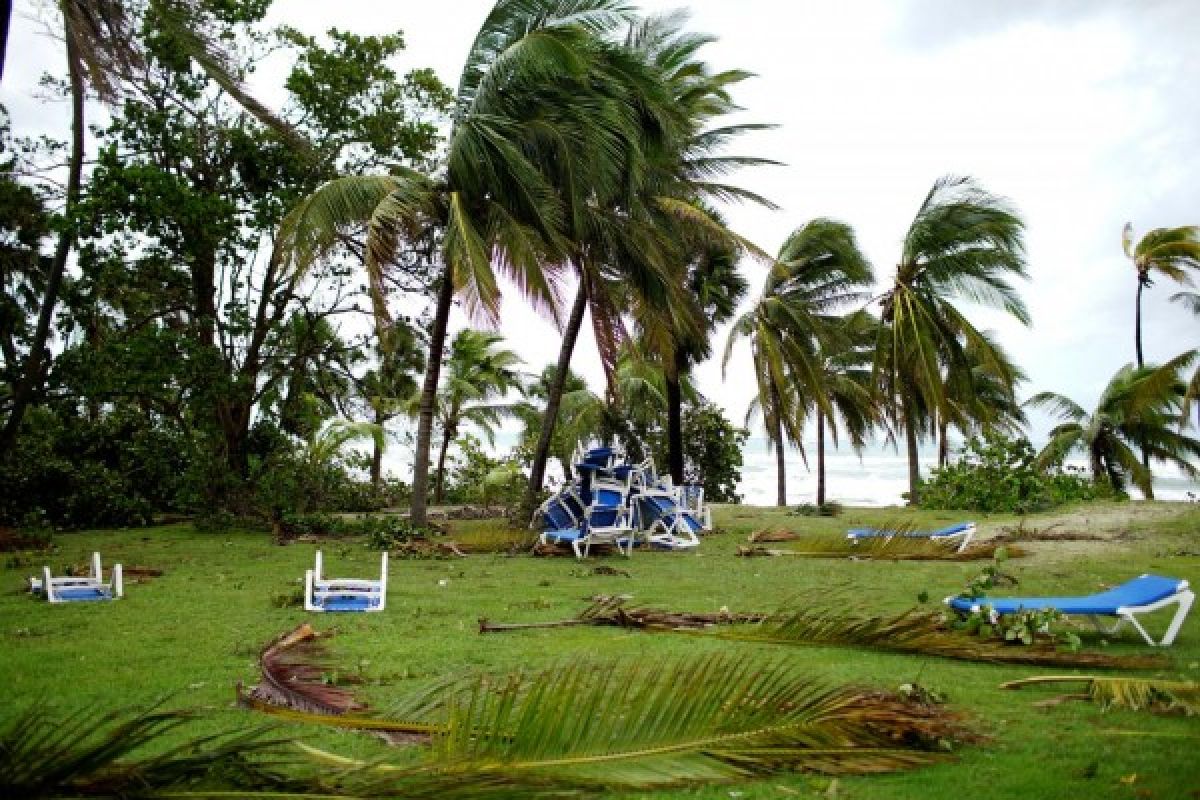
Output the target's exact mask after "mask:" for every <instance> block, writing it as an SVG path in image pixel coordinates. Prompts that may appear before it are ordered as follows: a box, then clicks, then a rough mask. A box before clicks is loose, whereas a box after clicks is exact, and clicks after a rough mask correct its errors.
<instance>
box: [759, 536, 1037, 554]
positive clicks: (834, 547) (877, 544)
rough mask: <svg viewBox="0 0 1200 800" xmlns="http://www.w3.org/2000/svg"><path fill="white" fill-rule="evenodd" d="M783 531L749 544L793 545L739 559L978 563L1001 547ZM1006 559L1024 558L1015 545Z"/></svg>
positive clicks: (1008, 548)
mask: <svg viewBox="0 0 1200 800" xmlns="http://www.w3.org/2000/svg"><path fill="white" fill-rule="evenodd" d="M784 533H786V532H785V531H759V532H756V533H753V534H751V535H750V541H751V542H782V541H788V542H791V543H792V546H791V547H788V548H786V549H767V548H761V547H759V548H745V547H743V548H739V549H738V551H737V554H738V555H739V556H800V557H803V558H856V559H871V560H876V561H977V560H980V559H990V558H993V557H994V556H995V555H996V551H997V550H999V549H1000V547H1001V545H1002V543H1000V542H995V541H991V540H989V541H984V542H976V543H974V544H970V545H968V546H967V547H966V549H964V550H961V551H960V550H958V548H957V543H949V542H942V541H937V540H930V539H926V538H923V537H915V536H903V535H896V536H878V537H872V538H870V539H864V540H861V541H859V542H857V543H855V542H854V541H852V540H850V539H846V538H840V537H836V536H803V535H799V534H793V535H791V536H783V535H782V534H784ZM1004 550H1005V551H1006V553H1007V555H1008V557H1009V558H1016V557H1020V556H1023V555H1026V551H1025V550H1023V549H1022V548H1020V547H1018V546H1016V545H1005V546H1004Z"/></svg>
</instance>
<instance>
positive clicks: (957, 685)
mask: <svg viewBox="0 0 1200 800" xmlns="http://www.w3.org/2000/svg"><path fill="white" fill-rule="evenodd" d="M962 516H963V515H960V514H952V513H929V512H910V511H902V510H897V509H889V510H865V509H847V510H846V512H845V513H844V514H843V515H842V516H841V517H839V518H837V519H810V518H805V517H799V516H791V515H787V514H785V513H781V512H777V511H774V510H767V509H757V508H750V507H732V506H731V507H725V508H722V509H720V510H719V511H718V513H717V524H718V526H719V527H720V528H721V529H722V531H723V532H722V533H721V534H719V535H715V536H712V537H710V538H707V539H706V540H705V541H704V543H703V546H702V547H701V548H700V549H699V551H697V552H692V553H641V552H639V553H635V555H634V557H633V558H632V559H630V560H629V561H625V560H624V559H620V558H619V557H615V556H614V557H606V558H603V559H596V558H593V559H591V560H590V561H588V562H576V561H574V560H571V559H535V558H529V557H525V556H518V557H509V556H503V555H472V556H471V557H469V558H466V559H459V560H453V561H412V560H409V561H399V560H395V561H393V563H392V568H391V576H390V585H389V594H388V606H387V610H386V611H385V612H384V613H382V614H364V615H327V616H322V615H315V614H314V615H309V614H306V613H305V612H304V611H303V610H302V609H300V608H279V607H277V606H276V605H275V603H274V602H273V601H274V599H275V598H276V597H278V596H281V595H288V594H292V593H294V592H296V591H297V590H298V589H299V587H300V585H301V582H302V578H303V575H304V570H305V569H306V568H307V567H310V566H311V565H312V560H313V551H314V549H315V548H316V545H313V544H293V545H289V546H283V547H281V546H278V545H275V544H272V543H271V541H270V539H269V538H268V537H267V536H266V535H265V534H251V533H241V532H232V531H231V532H228V533H225V534H199V533H195V532H193V531H192V529H191V528H190V526H187V525H177V526H169V527H163V528H154V529H141V530H121V531H93V532H85V533H78V534H63V535H60V536H58V537H57V542H58V548H59V549H58V550H57V551H56V552H54V553H52V554H50V555H48V556H45V557H42V556H34V557H33V558H34V563H35V564H36V565H37V567H38V570H36V571H38V572H39V573H40V565H41V564H42V562H43V561H48V562H49V563H50V564H51V565H52V566H53V567H55V568H56V572H57V569H58V568H59V567H61V566H62V565H64V564H67V563H73V562H83V561H86V560H87V557H88V556H89V554H90V553H91V551H92V550H94V549H99V550H100V551H101V553H102V555H103V557H104V562H105V565H106V567H107V566H108V565H111V564H112V563H113V562H116V561H120V562H123V563H124V564H126V565H131V564H136V565H142V566H151V567H160V568H162V569H164V570H166V574H165V575H164V576H163V577H160V578H156V579H152V580H149V581H147V582H144V583H133V582H130V583H128V584H127V586H126V596H125V598H124V599H123V600H121V601H119V602H116V603H110V604H80V605H66V606H53V607H52V606H50V605H49V604H47V603H44V602H37V601H35V600H33V599H32V598H30V597H29V596H28V595H27V594H25V593H24V591H23V586H24V581H25V579H26V577H27V576H28V575H29V574H34V573H35V570H34V569H33V568H30V567H28V566H20V567H11V566H10V567H9V568H8V569H6V570H4V571H0V686H2V687H4V688H3V697H4V701H5V702H4V703H3V705H2V706H0V716H3V717H8V716H11V715H12V714H14V713H16V712H17V711H18V710H20V709H21V708H24V707H26V706H27V705H29V704H31V703H34V702H43V703H50V704H51V705H53V706H55V707H57V708H59V709H63V710H73V709H77V708H80V707H89V708H94V709H97V710H112V709H117V708H126V707H132V706H138V705H144V704H149V703H153V702H155V701H158V700H161V699H162V698H164V697H167V698H168V700H167V703H168V705H170V706H180V707H205V708H210V709H212V714H211V715H209V716H207V717H206V718H205V719H204V721H202V722H200V723H198V724H197V726H196V727H194V728H192V729H191V730H192V731H207V730H222V729H242V728H246V727H249V726H255V725H259V724H261V723H262V722H263V721H264V720H263V719H262V718H261V717H259V716H256V715H254V714H253V713H252V712H248V711H243V710H240V709H237V708H235V707H234V706H233V697H234V686H235V684H236V683H237V682H238V681H242V682H245V683H247V684H251V683H254V682H255V681H256V680H257V669H256V656H257V654H258V651H259V649H260V647H261V646H262V645H263V643H265V642H266V641H267V640H269V639H271V638H272V637H274V636H275V635H277V634H279V633H281V632H283V631H285V630H288V629H290V628H292V627H294V626H295V625H296V624H298V623H299V622H301V621H304V620H305V619H310V620H311V621H313V622H314V624H315V626H316V627H317V628H318V629H328V628H336V629H337V632H338V633H337V636H336V637H335V638H334V639H333V640H332V642H331V646H332V648H333V650H334V654H335V659H336V661H337V663H338V664H339V665H340V666H341V667H342V668H343V669H346V670H352V671H358V672H360V673H361V674H362V675H363V676H364V677H365V678H367V680H368V682H367V684H366V685H365V686H364V687H362V689H361V693H362V694H363V696H364V697H365V698H366V699H367V700H368V701H369V702H370V703H371V704H372V706H373V707H375V708H377V709H380V710H386V709H387V707H388V705H389V703H390V702H391V701H390V700H389V698H395V697H399V696H402V695H404V694H406V693H408V692H410V691H412V690H414V689H418V688H421V687H424V686H426V685H428V684H430V683H431V682H433V681H434V680H436V679H438V678H443V677H447V676H451V675H456V674H461V673H464V672H476V671H480V670H487V671H506V670H511V669H513V668H515V667H528V666H552V665H555V664H560V663H561V664H571V663H577V662H579V661H583V660H590V659H596V658H600V657H605V658H607V657H626V658H631V659H652V658H655V657H657V656H660V655H668V654H683V653H695V652H700V651H711V650H722V651H728V652H734V651H736V652H748V653H749V652H756V653H759V654H761V655H763V656H765V657H772V658H777V659H785V660H787V661H788V662H790V663H791V664H793V665H794V666H795V667H796V668H797V669H801V670H803V671H805V672H808V673H811V674H812V675H813V676H816V677H820V678H822V679H824V680H827V681H829V682H833V683H845V682H853V683H859V684H867V685H873V686H878V687H884V688H895V687H896V686H897V685H899V684H901V683H904V682H910V681H917V682H919V683H920V684H922V685H924V686H926V687H929V688H931V689H934V690H937V691H940V692H943V693H944V694H945V695H946V696H947V698H948V700H949V702H950V703H951V704H953V705H954V706H956V707H958V708H961V709H963V710H965V711H966V712H968V714H969V715H970V717H971V718H972V719H973V720H974V722H975V725H976V726H977V728H978V729H979V730H981V731H982V732H984V733H985V734H987V735H988V736H989V737H991V738H990V741H988V742H986V743H984V744H981V745H976V746H970V747H966V748H964V749H962V750H961V751H960V752H959V753H958V758H957V760H955V761H954V762H951V763H946V764H942V765H937V766H933V767H928V768H924V769H920V770H916V771H913V772H909V773H900V774H894V775H886V776H875V777H863V778H840V779H838V784H837V786H836V787H834V788H833V789H832V790H831V789H829V781H828V779H819V778H815V777H812V776H805V775H796V776H788V777H783V778H776V779H769V780H765V781H762V782H757V783H747V784H745V785H742V786H736V787H728V786H726V787H716V788H707V789H698V790H693V791H684V792H673V793H661V794H660V795H659V796H688V797H705V798H729V797H739V798H756V797H791V796H810V797H811V796H816V795H821V796H836V797H847V798H868V797H869V798H918V797H920V798H941V797H947V798H949V797H972V796H973V797H988V798H1021V800H1029V798H1058V797H1061V798H1080V797H1116V798H1126V797H1137V798H1146V797H1160V798H1176V797H1189V796H1200V760H1198V759H1196V758H1195V755H1194V754H1195V752H1196V747H1197V744H1198V741H1197V739H1198V738H1200V724H1198V723H1197V719H1196V718H1191V719H1188V718H1181V717H1171V718H1164V717H1156V716H1153V715H1150V714H1145V713H1131V712H1125V711H1111V712H1108V713H1104V712H1102V711H1101V710H1100V709H1098V708H1096V707H1094V706H1092V705H1090V704H1084V703H1068V704H1065V705H1061V706H1058V707H1055V708H1048V709H1038V708H1035V707H1033V705H1032V703H1033V702H1035V701H1037V700H1040V699H1045V698H1047V697H1050V696H1051V695H1053V694H1055V693H1058V692H1061V691H1067V690H1066V689H1055V688H1049V689H1036V690H1026V691H1024V692H1005V691H1001V690H1000V689H998V688H997V687H998V684H1000V683H1001V682H1002V681H1006V680H1011V679H1014V678H1020V677H1025V676H1030V675H1036V674H1047V673H1048V672H1056V671H1057V672H1061V670H1046V669H1036V668H1024V667H1005V666H992V665H984V664H971V663H962V662H955V661H945V660H940V659H936V658H921V657H914V656H902V655H890V654H880V653H872V652H863V651H857V650H851V649H837V648H816V647H812V648H804V647H783V646H772V645H760V644H747V643H737V642H720V641H713V640H698V639H697V638H696V637H689V636H675V635H668V634H646V633H637V632H626V631H621V630H616V629H609V628H591V627H581V628H565V629H557V630H534V631H523V632H516V633H507V634H502V635H492V636H486V637H483V636H480V635H479V634H478V633H477V622H476V621H477V619H478V618H479V617H488V618H490V619H492V620H493V621H512V622H521V621H536V620H550V619H561V618H566V617H571V616H574V615H575V614H576V613H577V612H578V611H579V610H581V609H582V608H583V607H584V606H585V605H587V602H588V600H587V599H588V598H590V597H591V596H592V595H595V594H630V595H633V597H634V600H633V603H635V604H639V605H656V606H662V607H669V608H673V609H680V610H694V611H716V610H717V609H719V608H721V607H722V606H724V607H728V609H729V610H731V611H756V610H763V611H770V610H773V609H775V608H776V607H778V606H779V605H780V604H782V603H784V602H785V601H787V600H788V599H789V598H803V597H805V596H806V595H807V596H808V597H813V596H814V595H813V593H814V592H817V593H820V592H821V591H822V590H825V589H830V588H832V589H837V590H839V591H844V590H846V589H852V590H853V591H854V593H856V594H857V595H858V596H859V597H860V598H861V602H862V606H863V607H865V608H869V609H875V610H879V611H899V610H902V609H905V608H907V607H910V606H912V605H913V604H914V603H915V602H916V597H917V595H918V594H919V593H920V592H922V591H928V593H929V595H930V596H931V597H933V598H941V597H944V596H946V595H949V594H953V593H955V592H957V591H958V590H959V589H960V588H961V587H962V586H963V585H964V584H965V583H966V581H967V580H968V578H969V577H971V576H972V575H974V574H976V573H977V572H978V571H979V568H980V566H981V564H979V563H976V564H970V563H953V562H912V561H906V562H870V561H849V560H830V559H820V560H817V559H802V558H753V559H745V558H737V557H735V555H734V553H735V551H736V549H737V547H738V546H739V545H741V544H744V543H745V538H746V535H747V534H748V533H749V532H751V531H753V530H755V529H758V528H763V527H769V528H788V529H793V530H797V531H804V532H811V533H827V534H829V535H830V536H839V535H842V533H843V532H844V530H845V529H846V528H847V527H851V526H854V525H856V524H859V523H867V524H870V523H880V522H884V521H895V520H899V519H903V520H905V521H907V522H910V523H913V524H919V525H922V526H926V525H933V524H935V523H936V524H946V523H947V522H951V521H955V520H958V519H961V518H962ZM976 520H977V521H978V522H979V523H980V529H981V531H982V535H983V536H985V537H986V536H988V535H990V534H993V533H996V532H998V531H999V530H1000V528H1001V527H1003V526H1007V525H1012V524H1013V523H1014V522H1015V520H1014V519H1012V518H1004V517H991V518H985V517H979V516H977V517H976ZM1054 523H1059V525H1060V527H1057V528H1055V529H1054V530H1055V531H1056V532H1064V531H1077V532H1090V533H1097V534H1100V535H1102V536H1104V537H1105V538H1106V540H1105V541H1102V542H1039V543H1035V544H1031V545H1029V546H1028V548H1029V550H1030V551H1031V553H1030V555H1029V556H1028V557H1026V558H1023V559H1019V560H1013V561H1010V562H1008V563H1007V564H1006V569H1007V571H1009V572H1012V573H1014V574H1015V575H1016V576H1017V577H1018V578H1019V579H1020V582H1021V584H1020V592H1021V593H1023V594H1024V593H1029V594H1038V593H1049V594H1063V593H1088V592H1093V591H1096V590H1098V589H1099V587H1100V586H1101V585H1104V584H1112V583H1117V582H1120V581H1122V580H1125V579H1127V578H1130V577H1133V576H1135V575H1138V574H1140V573H1142V572H1147V571H1153V572H1158V573H1161V574H1166V575H1171V576H1176V577H1180V578H1186V579H1188V580H1190V581H1192V583H1193V585H1196V584H1200V508H1197V507H1195V506H1190V507H1189V506H1185V505H1170V504H1132V505H1130V504H1126V505H1094V506H1084V507H1079V508H1076V509H1072V510H1071V511H1069V512H1062V513H1059V514H1054V515H1043V516H1039V517H1034V518H1030V519H1029V520H1028V521H1027V523H1026V524H1027V526H1029V527H1038V528H1042V527H1046V526H1048V525H1051V524H1054ZM479 527H480V524H479V523H458V529H459V532H460V533H461V534H463V536H464V537H465V538H469V537H470V531H471V530H472V529H477V528H479ZM323 549H324V551H325V558H326V565H327V569H326V571H327V573H329V574H331V575H362V576H372V575H374V574H375V573H376V571H377V570H378V555H377V554H376V553H374V552H371V551H369V550H367V549H366V548H365V547H363V546H362V545H361V544H358V543H355V542H327V543H325V544H324V545H323ZM0 558H3V557H0ZM601 563H603V564H610V565H613V566H617V567H620V568H622V569H625V570H627V571H628V572H629V573H630V577H624V576H621V575H616V576H604V575H595V574H593V573H592V568H593V567H594V566H596V565H597V564H601ZM1165 622H1166V619H1165V617H1160V618H1157V619H1151V625H1152V630H1154V631H1155V632H1158V631H1161V630H1162V628H1163V627H1164V626H1165ZM1085 641H1086V642H1087V644H1088V646H1101V645H1100V643H1099V642H1098V641H1097V639H1096V638H1095V637H1090V638H1085ZM1109 647H1111V648H1113V649H1114V650H1120V651H1124V650H1128V651H1130V652H1134V651H1142V650H1144V649H1145V648H1144V647H1141V646H1139V645H1138V643H1137V642H1136V641H1135V640H1134V639H1132V638H1130V637H1129V636H1125V637H1123V638H1122V639H1121V640H1120V642H1119V643H1114V644H1112V645H1109ZM1169 652H1170V655H1171V657H1172V659H1173V662H1174V666H1173V668H1172V669H1170V670H1169V671H1166V672H1163V673H1161V676H1162V677H1173V678H1187V679H1193V680H1196V679H1200V615H1193V618H1192V619H1191V620H1189V621H1188V623H1187V624H1185V626H1184V628H1183V632H1182V633H1181V635H1180V637H1179V639H1178V641H1177V642H1176V644H1175V646H1174V647H1173V648H1171V650H1170V651H1169ZM296 735H297V736H305V737H308V738H310V739H311V740H312V741H313V742H314V743H317V744H319V745H320V746H324V747H328V748H330V749H333V750H336V751H337V752H339V753H344V754H347V755H354V756H360V757H361V756H367V757H372V758H378V757H380V756H381V755H388V753H387V752H386V751H385V750H384V748H383V746H382V745H381V744H377V743H376V742H375V740H373V739H371V738H369V737H367V736H363V735H358V734H354V733H341V732H331V731H325V730H321V731H313V730H309V729H307V728H304V729H301V728H299V727H297V728H296ZM394 753H395V754H394V756H393V757H394V758H396V759H405V758H408V757H411V756H410V755H409V754H405V753H401V752H399V751H394Z"/></svg>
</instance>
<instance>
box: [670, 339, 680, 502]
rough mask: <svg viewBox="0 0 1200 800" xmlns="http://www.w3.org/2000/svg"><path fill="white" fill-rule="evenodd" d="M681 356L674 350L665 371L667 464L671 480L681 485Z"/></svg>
mask: <svg viewBox="0 0 1200 800" xmlns="http://www.w3.org/2000/svg"><path fill="white" fill-rule="evenodd" d="M682 361H683V354H682V353H681V352H680V351H679V350H678V349H676V350H675V353H674V354H673V356H672V364H671V368H670V369H668V370H667V374H666V384H667V464H668V467H669V469H670V471H671V480H672V481H674V482H675V484H676V485H681V484H682V483H683V390H682V387H681V386H680V372H681V371H682V364H681V362H682Z"/></svg>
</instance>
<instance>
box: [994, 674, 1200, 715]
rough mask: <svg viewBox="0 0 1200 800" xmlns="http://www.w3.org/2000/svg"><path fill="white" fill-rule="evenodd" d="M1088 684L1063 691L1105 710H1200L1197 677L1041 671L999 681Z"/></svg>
mask: <svg viewBox="0 0 1200 800" xmlns="http://www.w3.org/2000/svg"><path fill="white" fill-rule="evenodd" d="M1064 683H1066V684H1085V687H1084V690H1083V691H1082V692H1078V693H1073V694H1069V695H1060V696H1059V697H1058V698H1054V704H1056V705H1057V703H1058V702H1061V701H1063V700H1091V701H1092V702H1095V703H1099V704H1100V706H1101V707H1102V708H1104V709H1105V710H1107V709H1110V708H1123V709H1128V710H1129V711H1151V712H1154V713H1156V714H1182V715H1184V716H1189V717H1191V716H1195V715H1197V714H1200V683H1196V682H1195V681H1167V680H1145V679H1141V678H1110V677H1102V676H1096V675H1039V676H1037V677H1034V678H1024V679H1022V680H1017V681H1009V682H1008V683H1002V684H1000V688H1001V689H1021V688H1023V687H1025V686H1035V685H1037V686H1041V685H1047V684H1064Z"/></svg>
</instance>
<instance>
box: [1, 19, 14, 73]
mask: <svg viewBox="0 0 1200 800" xmlns="http://www.w3.org/2000/svg"><path fill="white" fill-rule="evenodd" d="M12 6H13V4H12V0H3V2H0V80H3V79H4V61H5V58H6V56H7V55H8V27H9V25H10V24H11V22H12Z"/></svg>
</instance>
